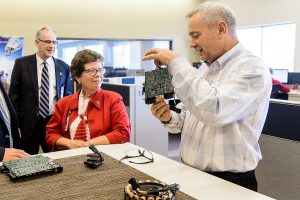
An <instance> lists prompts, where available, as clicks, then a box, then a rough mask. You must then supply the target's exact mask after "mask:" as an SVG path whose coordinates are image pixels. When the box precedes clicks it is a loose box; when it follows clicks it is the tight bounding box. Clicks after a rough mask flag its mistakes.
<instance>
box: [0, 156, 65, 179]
mask: <svg viewBox="0 0 300 200" xmlns="http://www.w3.org/2000/svg"><path fill="white" fill-rule="evenodd" d="M2 167H3V169H2V171H4V172H7V173H8V175H9V176H10V178H11V179H13V180H18V179H21V178H25V177H29V176H35V175H40V174H45V173H51V172H62V171H63V167H62V166H61V165H59V164H57V163H55V162H53V161H52V160H51V159H50V158H48V157H45V156H42V155H37V156H32V157H28V158H23V159H20V160H13V161H9V162H3V166H2Z"/></svg>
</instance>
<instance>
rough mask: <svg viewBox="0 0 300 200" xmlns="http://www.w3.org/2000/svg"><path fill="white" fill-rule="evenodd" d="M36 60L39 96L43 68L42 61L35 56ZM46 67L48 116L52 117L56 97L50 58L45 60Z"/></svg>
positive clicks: (54, 76)
mask: <svg viewBox="0 0 300 200" xmlns="http://www.w3.org/2000/svg"><path fill="white" fill-rule="evenodd" d="M36 60H37V73H38V87H39V96H40V94H41V78H42V70H43V68H44V64H43V62H44V60H42V59H41V58H40V57H39V56H38V55H37V54H36ZM45 61H46V63H47V67H48V72H49V87H50V88H49V114H50V115H52V114H53V113H54V106H55V104H56V102H57V100H56V99H57V97H56V75H55V63H54V60H53V58H52V57H50V58H48V59H47V60H45Z"/></svg>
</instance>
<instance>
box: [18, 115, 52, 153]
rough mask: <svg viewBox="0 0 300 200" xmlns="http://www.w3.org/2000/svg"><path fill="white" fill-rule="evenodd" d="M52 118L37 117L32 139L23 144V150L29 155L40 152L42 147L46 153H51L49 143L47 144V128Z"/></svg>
mask: <svg viewBox="0 0 300 200" xmlns="http://www.w3.org/2000/svg"><path fill="white" fill-rule="evenodd" d="M50 118H51V116H48V117H46V118H42V117H41V116H37V118H36V122H35V126H34V130H33V133H32V136H31V139H30V140H29V141H28V142H26V143H23V144H22V149H23V150H25V151H26V152H27V153H29V154H31V155H33V154H37V153H38V152H39V149H40V146H41V147H42V150H43V152H44V153H47V152H49V149H48V146H47V143H46V126H47V123H48V122H49V120H50Z"/></svg>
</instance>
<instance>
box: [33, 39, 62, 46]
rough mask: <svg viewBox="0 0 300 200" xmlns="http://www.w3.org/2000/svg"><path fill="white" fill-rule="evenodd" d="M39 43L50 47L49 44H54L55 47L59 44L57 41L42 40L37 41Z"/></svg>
mask: <svg viewBox="0 0 300 200" xmlns="http://www.w3.org/2000/svg"><path fill="white" fill-rule="evenodd" d="M37 40H38V41H41V42H43V43H45V44H47V45H49V44H51V43H52V44H53V45H57V44H58V42H57V41H56V40H41V39H37Z"/></svg>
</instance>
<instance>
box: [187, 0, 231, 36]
mask: <svg viewBox="0 0 300 200" xmlns="http://www.w3.org/2000/svg"><path fill="white" fill-rule="evenodd" d="M196 13H200V14H201V15H202V16H203V18H204V20H205V22H206V23H207V26H208V27H209V28H212V27H213V26H214V25H215V24H216V23H217V22H218V21H220V20H223V21H225V22H226V24H227V26H228V29H229V32H230V33H231V34H232V35H235V34H236V19H235V14H234V12H233V11H232V10H231V8H229V7H228V6H226V5H224V4H221V3H216V2H205V3H201V4H199V5H198V6H197V7H196V8H195V9H194V10H192V11H191V12H189V13H188V14H187V17H188V18H191V17H192V16H193V15H194V14H196Z"/></svg>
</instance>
